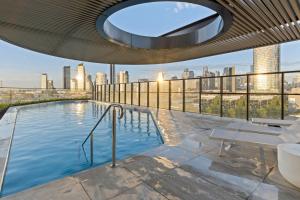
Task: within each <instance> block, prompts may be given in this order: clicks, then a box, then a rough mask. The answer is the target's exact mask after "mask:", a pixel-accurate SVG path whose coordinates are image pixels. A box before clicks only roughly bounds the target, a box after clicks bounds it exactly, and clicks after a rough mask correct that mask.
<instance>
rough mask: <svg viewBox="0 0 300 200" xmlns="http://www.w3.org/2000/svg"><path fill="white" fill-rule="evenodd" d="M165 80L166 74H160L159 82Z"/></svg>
mask: <svg viewBox="0 0 300 200" xmlns="http://www.w3.org/2000/svg"><path fill="white" fill-rule="evenodd" d="M164 80H165V73H164V72H158V76H157V81H164Z"/></svg>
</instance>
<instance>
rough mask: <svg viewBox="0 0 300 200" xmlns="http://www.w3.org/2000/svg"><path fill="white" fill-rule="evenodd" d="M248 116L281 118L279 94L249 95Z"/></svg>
mask: <svg viewBox="0 0 300 200" xmlns="http://www.w3.org/2000/svg"><path fill="white" fill-rule="evenodd" d="M249 117H250V118H253V117H258V118H270V119H280V118H281V96H280V95H250V102H249Z"/></svg>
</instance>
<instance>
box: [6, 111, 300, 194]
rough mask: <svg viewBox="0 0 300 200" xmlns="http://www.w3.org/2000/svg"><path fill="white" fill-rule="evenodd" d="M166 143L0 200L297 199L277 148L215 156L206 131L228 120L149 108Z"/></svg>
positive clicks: (296, 190) (239, 149)
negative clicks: (113, 165) (279, 165)
mask: <svg viewBox="0 0 300 200" xmlns="http://www.w3.org/2000/svg"><path fill="white" fill-rule="evenodd" d="M152 113H153V114H154V116H155V118H156V120H157V124H158V126H159V127H160V129H161V132H162V136H163V138H164V140H165V144H164V145H162V146H160V147H158V148H156V149H153V150H150V151H148V152H144V153H141V154H140V155H135V156H133V157H130V158H128V159H126V160H122V161H119V162H118V165H117V167H116V168H114V169H113V168H111V167H110V166H109V165H107V166H104V167H98V168H93V169H89V170H86V171H83V172H80V173H78V174H75V175H73V176H70V177H66V178H64V179H60V180H57V181H54V182H51V183H49V184H46V185H42V186H38V187H35V188H32V189H29V190H26V191H23V192H20V193H17V194H15V195H12V196H8V197H4V198H3V199H7V200H9V199H11V200H12V199H15V200H19V199H22V200H25V199H33V200H35V199H43V200H46V199H64V200H68V199H72V200H73V199H82V200H85V199H86V200H90V199H93V200H96V199H99V200H101V199H112V200H121V199H130V200H134V199H148V200H150V199H162V200H167V199H187V200H193V199H195V200H199V199H209V200H217V199H223V200H225V199H226V200H227V199H228V200H238V199H247V200H299V199H300V189H299V188H296V187H294V186H292V185H291V184H289V183H287V182H286V181H285V180H284V179H283V177H282V176H281V175H280V173H279V172H278V169H277V166H276V152H273V151H271V150H268V149H264V151H261V150H260V149H259V148H256V147H252V146H247V145H238V144H233V145H232V148H231V149H230V150H229V151H224V153H223V155H222V156H221V157H220V156H218V148H219V145H220V144H219V143H218V142H216V141H213V140H210V139H209V138H208V136H209V133H210V131H211V129H213V128H215V127H219V128H222V127H223V126H225V125H226V124H228V123H229V122H230V121H232V119H226V118H218V117H210V116H203V115H198V114H191V113H182V112H176V111H168V110H159V111H158V112H156V110H152Z"/></svg>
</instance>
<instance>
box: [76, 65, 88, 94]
mask: <svg viewBox="0 0 300 200" xmlns="http://www.w3.org/2000/svg"><path fill="white" fill-rule="evenodd" d="M76 79H77V89H78V90H85V89H86V86H85V83H86V74H85V67H84V65H83V64H82V63H81V64H79V65H78V66H77V75H76Z"/></svg>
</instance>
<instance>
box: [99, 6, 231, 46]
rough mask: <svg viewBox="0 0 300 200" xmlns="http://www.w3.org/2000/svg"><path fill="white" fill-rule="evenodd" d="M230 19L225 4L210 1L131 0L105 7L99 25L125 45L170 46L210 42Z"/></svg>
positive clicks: (111, 39)
mask: <svg viewBox="0 0 300 200" xmlns="http://www.w3.org/2000/svg"><path fill="white" fill-rule="evenodd" d="M170 12H171V13H170ZM231 20H232V18H231V14H230V13H229V12H228V11H227V10H226V9H225V8H224V7H222V6H221V5H220V4H217V3H215V2H212V1H209V0H201V1H199V0H184V1H180V0H178V1H177V2H174V1H171V0H170V1H168V0H165V1H161V0H128V1H124V2H122V3H119V4H117V5H115V6H113V7H111V8H109V9H108V10H106V11H105V12H104V13H103V14H102V15H100V16H99V17H98V18H97V23H96V26H97V31H98V32H99V33H100V35H101V36H102V37H104V38H106V39H107V40H109V41H111V42H113V43H117V44H119V45H122V46H126V47H129V48H143V49H171V48H185V47H191V46H195V45H199V44H203V43H205V42H208V41H209V40H211V39H213V38H215V37H217V36H219V35H220V34H221V33H223V32H225V31H226V30H227V29H228V28H229V26H230V24H231Z"/></svg>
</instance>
